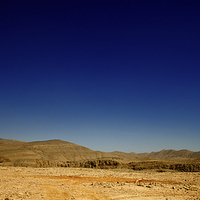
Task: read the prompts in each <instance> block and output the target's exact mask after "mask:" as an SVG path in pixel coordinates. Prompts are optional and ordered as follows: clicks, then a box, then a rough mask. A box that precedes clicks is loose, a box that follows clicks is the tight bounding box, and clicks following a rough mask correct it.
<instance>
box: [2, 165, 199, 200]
mask: <svg viewBox="0 0 200 200" xmlns="http://www.w3.org/2000/svg"><path fill="white" fill-rule="evenodd" d="M12 199H13V200H19V199H47V200H48V199H49V200H51V199H52V200H56V199H63V200H68V199H79V200H98V199H99V200H121V199H123V200H130V199H136V200H150V199H155V200H158V199H162V200H175V199H177V200H186V199H188V200H193V199H195V200H197V199H200V172H177V171H169V170H168V171H164V170H160V171H159V170H146V171H144V170H143V171H135V170H130V169H90V168H87V169H86V168H32V167H0V200H12Z"/></svg>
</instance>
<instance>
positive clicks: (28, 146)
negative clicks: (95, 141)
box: [0, 138, 200, 166]
mask: <svg viewBox="0 0 200 200" xmlns="http://www.w3.org/2000/svg"><path fill="white" fill-rule="evenodd" d="M197 159H200V151H198V152H193V151H189V150H180V151H176V150H162V151H158V152H151V153H139V154H136V153H133V152H132V153H124V152H118V151H115V152H110V153H106V152H101V151H93V150H91V149H89V148H86V147H83V146H80V145H77V144H73V143H70V142H66V141H62V140H48V141H37V142H22V141H18V140H8V139H2V138H0V165H1V166H36V163H37V161H48V162H53V163H59V162H65V163H66V162H83V161H87V160H115V161H118V162H123V163H128V162H133V161H134V162H139V161H159V160H165V161H186V160H197Z"/></svg>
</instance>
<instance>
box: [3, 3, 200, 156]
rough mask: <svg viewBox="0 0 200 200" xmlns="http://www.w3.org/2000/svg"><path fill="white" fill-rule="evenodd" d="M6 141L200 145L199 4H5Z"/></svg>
mask: <svg viewBox="0 0 200 200" xmlns="http://www.w3.org/2000/svg"><path fill="white" fill-rule="evenodd" d="M0 138H4V139H17V140H22V141H38V140H50V139H61V140H65V141H69V142H73V143H76V144H79V145H83V146H86V147H88V148H91V149H93V150H100V151H108V152H109V151H116V150H118V151H124V152H137V153H139V152H151V151H158V150H162V149H176V150H179V149H189V150H192V151H200V1H199V0H192V1H189V0H187V1H186V0H179V1H177V0H162V1H161V0H157V1H156V0H152V1H149V0H136V1H134V0H73V1H72V0H59V1H57V0H28V1H27V0H17V1H15V0H0Z"/></svg>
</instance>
